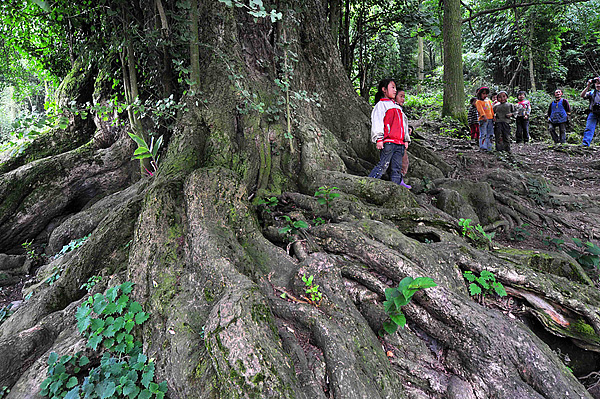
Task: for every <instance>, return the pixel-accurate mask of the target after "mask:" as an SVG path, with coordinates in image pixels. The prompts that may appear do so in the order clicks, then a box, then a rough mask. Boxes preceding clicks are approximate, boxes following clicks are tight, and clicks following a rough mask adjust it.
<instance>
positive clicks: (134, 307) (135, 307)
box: [129, 302, 144, 313]
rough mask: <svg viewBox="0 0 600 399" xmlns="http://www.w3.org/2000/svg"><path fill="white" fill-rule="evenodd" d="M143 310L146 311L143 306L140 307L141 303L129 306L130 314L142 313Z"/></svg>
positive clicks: (133, 303)
mask: <svg viewBox="0 0 600 399" xmlns="http://www.w3.org/2000/svg"><path fill="white" fill-rule="evenodd" d="M142 310H144V309H143V308H142V305H140V303H139V302H131V304H130V305H129V311H130V312H133V313H137V312H141V311H142Z"/></svg>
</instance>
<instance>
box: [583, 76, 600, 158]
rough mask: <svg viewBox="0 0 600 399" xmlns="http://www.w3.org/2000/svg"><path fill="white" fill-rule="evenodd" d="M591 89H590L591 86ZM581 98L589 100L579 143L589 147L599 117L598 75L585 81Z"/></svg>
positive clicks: (599, 93) (599, 89)
mask: <svg viewBox="0 0 600 399" xmlns="http://www.w3.org/2000/svg"><path fill="white" fill-rule="evenodd" d="M592 86H593V87H594V89H593V90H590V88H591V87H592ZM581 98H584V99H588V100H589V101H590V108H589V112H590V113H589V114H588V117H587V120H586V122H585V130H584V132H583V141H582V142H581V145H582V146H584V147H589V146H590V144H591V143H592V139H593V138H594V132H595V131H596V125H597V124H598V118H600V77H596V78H594V79H590V80H588V82H587V86H586V88H585V89H583V91H582V92H581Z"/></svg>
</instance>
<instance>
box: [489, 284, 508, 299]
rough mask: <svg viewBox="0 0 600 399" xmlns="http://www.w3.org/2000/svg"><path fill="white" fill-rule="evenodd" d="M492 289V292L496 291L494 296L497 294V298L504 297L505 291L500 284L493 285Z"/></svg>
mask: <svg viewBox="0 0 600 399" xmlns="http://www.w3.org/2000/svg"><path fill="white" fill-rule="evenodd" d="M492 287H494V291H496V294H498V295H499V296H506V290H505V289H504V286H503V285H502V284H500V283H493V284H492Z"/></svg>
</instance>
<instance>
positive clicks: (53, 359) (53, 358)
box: [48, 352, 58, 365]
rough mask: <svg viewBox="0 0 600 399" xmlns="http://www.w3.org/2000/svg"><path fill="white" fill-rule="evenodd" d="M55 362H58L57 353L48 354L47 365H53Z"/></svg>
mask: <svg viewBox="0 0 600 399" xmlns="http://www.w3.org/2000/svg"><path fill="white" fill-rule="evenodd" d="M57 360H58V353H56V352H50V355H49V356H48V364H49V365H53V364H54V363H56V361H57Z"/></svg>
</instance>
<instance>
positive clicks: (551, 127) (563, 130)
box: [548, 122, 567, 144]
mask: <svg viewBox="0 0 600 399" xmlns="http://www.w3.org/2000/svg"><path fill="white" fill-rule="evenodd" d="M557 127H558V130H559V132H560V136H559V135H557V134H556V128H557ZM548 131H550V136H552V140H554V142H555V143H556V144H558V143H565V142H566V141H567V122H564V123H552V122H549V123H548Z"/></svg>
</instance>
